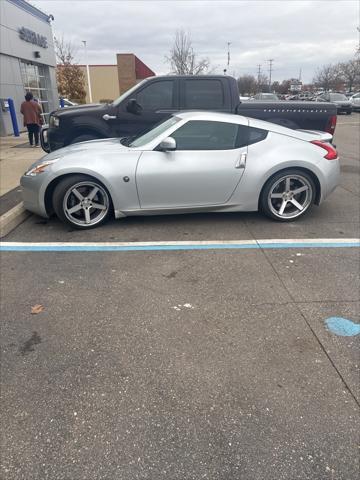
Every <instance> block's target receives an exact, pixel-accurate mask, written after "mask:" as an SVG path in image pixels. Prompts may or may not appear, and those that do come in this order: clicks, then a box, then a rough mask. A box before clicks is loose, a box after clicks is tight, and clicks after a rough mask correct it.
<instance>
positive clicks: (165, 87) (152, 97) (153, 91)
mask: <svg viewBox="0 0 360 480" xmlns="http://www.w3.org/2000/svg"><path fill="white" fill-rule="evenodd" d="M173 89H174V82H172V81H168V80H165V81H164V82H154V83H152V84H150V85H149V86H147V87H145V88H144V89H143V90H141V92H139V93H138V94H137V95H136V101H137V102H138V103H139V104H140V105H141V106H142V107H143V109H144V110H157V109H159V108H172V106H173Z"/></svg>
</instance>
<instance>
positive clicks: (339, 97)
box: [330, 93, 347, 101]
mask: <svg viewBox="0 0 360 480" xmlns="http://www.w3.org/2000/svg"><path fill="white" fill-rule="evenodd" d="M330 100H335V101H336V100H347V98H346V96H345V95H344V94H343V93H330Z"/></svg>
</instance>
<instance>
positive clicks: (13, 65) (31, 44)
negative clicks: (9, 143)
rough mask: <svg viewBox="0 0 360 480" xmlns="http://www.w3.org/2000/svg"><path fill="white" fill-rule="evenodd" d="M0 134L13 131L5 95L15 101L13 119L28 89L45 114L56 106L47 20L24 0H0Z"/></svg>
mask: <svg viewBox="0 0 360 480" xmlns="http://www.w3.org/2000/svg"><path fill="white" fill-rule="evenodd" d="M0 19H1V26H0V29H1V37H0V104H1V105H0V107H1V108H0V135H1V136H4V135H10V134H11V133H13V128H12V122H11V116H10V112H9V105H8V99H9V98H11V99H12V100H13V101H14V104H15V111H16V117H17V122H18V125H19V128H20V129H23V119H22V115H21V113H20V106H21V103H22V102H23V101H24V95H25V93H26V92H27V91H31V92H32V93H33V95H34V97H35V98H36V99H37V100H38V101H39V103H40V104H41V106H42V109H43V112H44V120H45V122H46V121H47V118H48V114H49V112H51V111H52V110H54V109H56V108H58V105H59V101H58V92H57V85H56V74H55V68H56V60H55V52H54V44H53V34H52V29H51V20H53V17H52V16H51V15H47V14H45V13H44V12H42V11H41V10H39V9H38V8H36V7H34V6H32V5H30V4H29V3H28V2H26V1H25V0H1V1H0Z"/></svg>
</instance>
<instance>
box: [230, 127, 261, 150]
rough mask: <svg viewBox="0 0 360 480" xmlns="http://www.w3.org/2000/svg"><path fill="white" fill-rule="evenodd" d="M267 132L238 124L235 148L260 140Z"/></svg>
mask: <svg viewBox="0 0 360 480" xmlns="http://www.w3.org/2000/svg"><path fill="white" fill-rule="evenodd" d="M267 134H268V132H267V130H261V129H260V128H253V127H246V126H245V125H239V132H238V138H237V142H236V145H237V148H241V147H246V145H252V144H253V143H258V142H261V141H262V140H264V139H265V138H266V137H267Z"/></svg>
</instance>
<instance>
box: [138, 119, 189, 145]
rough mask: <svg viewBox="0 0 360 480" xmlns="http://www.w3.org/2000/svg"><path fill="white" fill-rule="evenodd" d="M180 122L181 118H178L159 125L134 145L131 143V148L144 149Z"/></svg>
mask: <svg viewBox="0 0 360 480" xmlns="http://www.w3.org/2000/svg"><path fill="white" fill-rule="evenodd" d="M180 120H181V118H178V117H171V118H169V119H168V120H166V121H165V122H162V123H160V124H158V125H157V126H156V127H155V128H153V129H152V130H150V131H149V132H147V133H145V134H144V135H142V136H141V137H139V138H137V139H136V140H134V141H133V142H132V143H130V145H129V147H143V146H144V145H146V144H147V143H149V142H151V141H152V140H154V139H155V138H156V137H158V136H159V135H161V134H162V133H163V132H165V131H166V130H167V129H168V128H170V127H172V126H173V125H175V123H177V122H180Z"/></svg>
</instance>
